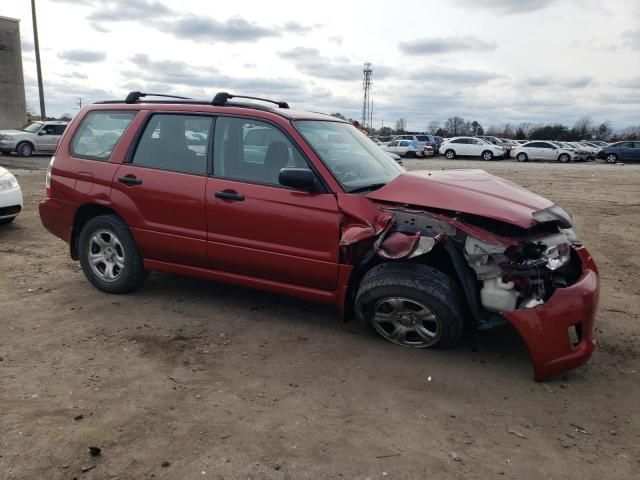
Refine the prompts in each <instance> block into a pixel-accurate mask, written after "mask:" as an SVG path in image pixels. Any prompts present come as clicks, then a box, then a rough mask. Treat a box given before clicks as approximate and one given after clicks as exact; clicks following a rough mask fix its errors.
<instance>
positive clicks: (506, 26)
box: [0, 0, 640, 130]
mask: <svg viewBox="0 0 640 480" xmlns="http://www.w3.org/2000/svg"><path fill="white" fill-rule="evenodd" d="M37 8H38V12H37V13H38V20H39V33H40V45H41V56H42V68H43V76H44V88H45V97H46V103H47V113H48V114H54V115H60V114H62V113H64V112H69V113H71V114H73V113H75V112H76V111H77V107H76V101H77V97H82V98H83V101H84V102H85V103H86V102H93V101H96V100H101V99H113V98H124V96H125V95H126V93H127V92H128V91H130V90H142V91H150V92H158V93H172V94H184V95H187V96H191V97H194V98H212V97H213V95H214V94H215V93H216V92H218V91H229V92H234V93H243V94H253V95H265V96H268V97H271V98H275V99H281V100H287V101H289V102H290V103H291V104H292V106H293V107H295V108H302V109H309V110H314V111H321V112H326V113H332V112H342V113H343V114H345V115H347V116H350V117H353V118H360V111H361V108H362V107H361V105H362V64H363V62H365V61H370V62H371V63H372V64H373V89H372V96H373V102H374V106H373V109H374V126H375V127H380V125H381V124H382V123H383V122H384V124H385V125H389V126H393V125H394V123H395V121H396V120H397V119H398V118H401V117H404V118H406V119H407V121H408V129H410V130H424V129H426V126H427V124H428V122H429V121H431V120H444V119H446V118H447V117H449V116H452V115H459V116H462V117H464V118H465V119H467V120H478V121H480V123H482V124H483V125H484V126H485V128H486V127H488V126H490V125H492V124H501V123H505V122H513V123H519V122H521V121H531V122H547V121H550V122H551V121H552V122H555V121H559V122H563V123H566V124H569V125H572V124H573V122H575V120H576V119H577V118H578V117H581V116H583V115H590V116H592V117H593V119H594V120H595V121H597V122H599V121H604V120H610V121H611V123H612V125H613V126H614V127H616V128H621V127H624V126H628V125H637V124H640V22H639V21H638V20H639V19H640V1H639V0H608V1H606V2H604V1H602V0H447V1H444V0H405V1H402V2H397V3H394V2H389V1H374V0H369V1H355V0H351V1H348V0H339V1H333V0H323V1H319V2H312V1H299V0H298V1H275V0H274V1H270V2H267V1H264V0H261V1H253V0H241V1H234V2H224V1H207V0H180V1H176V0H38V1H37ZM0 15H2V16H8V17H13V18H18V19H20V20H21V33H22V47H23V52H22V57H23V66H24V70H25V83H26V89H27V102H28V103H29V105H31V106H33V107H34V109H35V110H36V111H37V110H38V96H37V87H36V67H35V55H34V51H33V33H32V27H31V8H30V2H29V0H11V1H7V0H3V1H2V4H1V5H0Z"/></svg>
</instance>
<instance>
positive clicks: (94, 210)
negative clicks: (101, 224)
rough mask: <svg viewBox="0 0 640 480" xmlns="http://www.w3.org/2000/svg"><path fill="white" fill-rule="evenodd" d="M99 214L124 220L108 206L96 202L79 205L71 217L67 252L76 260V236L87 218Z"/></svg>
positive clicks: (78, 235)
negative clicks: (115, 216)
mask: <svg viewBox="0 0 640 480" xmlns="http://www.w3.org/2000/svg"><path fill="white" fill-rule="evenodd" d="M100 215H117V216H118V217H120V218H121V219H122V220H123V221H124V217H123V216H122V215H120V214H119V213H118V212H117V211H116V210H114V209H113V208H111V207H109V206H106V205H100V204H98V203H87V204H84V205H82V206H80V207H79V208H78V209H77V210H76V213H75V215H74V217H73V228H72V230H71V241H70V242H69V252H70V254H71V258H72V259H74V260H76V261H77V260H78V259H79V258H80V257H79V255H78V238H79V237H80V232H81V231H82V227H84V225H85V224H86V223H87V222H88V221H89V220H91V219H92V218H95V217H98V216H100Z"/></svg>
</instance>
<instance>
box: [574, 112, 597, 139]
mask: <svg viewBox="0 0 640 480" xmlns="http://www.w3.org/2000/svg"><path fill="white" fill-rule="evenodd" d="M592 129H593V120H591V117H589V116H584V117H580V118H579V119H578V121H577V122H576V123H575V125H574V126H573V131H574V132H575V134H576V135H577V136H578V137H580V140H582V139H585V138H588V137H590V136H591V130H592Z"/></svg>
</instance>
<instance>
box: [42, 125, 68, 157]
mask: <svg viewBox="0 0 640 480" xmlns="http://www.w3.org/2000/svg"><path fill="white" fill-rule="evenodd" d="M56 127H58V125H45V126H44V127H42V128H41V129H40V131H39V132H38V136H37V137H36V149H37V150H38V152H53V151H54V150H55V149H56V145H58V140H60V136H61V135H62V132H59V129H58V128H56Z"/></svg>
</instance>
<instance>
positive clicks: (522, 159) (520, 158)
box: [516, 152, 529, 162]
mask: <svg viewBox="0 0 640 480" xmlns="http://www.w3.org/2000/svg"><path fill="white" fill-rule="evenodd" d="M516 160H518V161H519V162H527V161H529V158H528V157H527V154H526V153H524V152H521V153H519V154H518V155H517V156H516Z"/></svg>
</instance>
